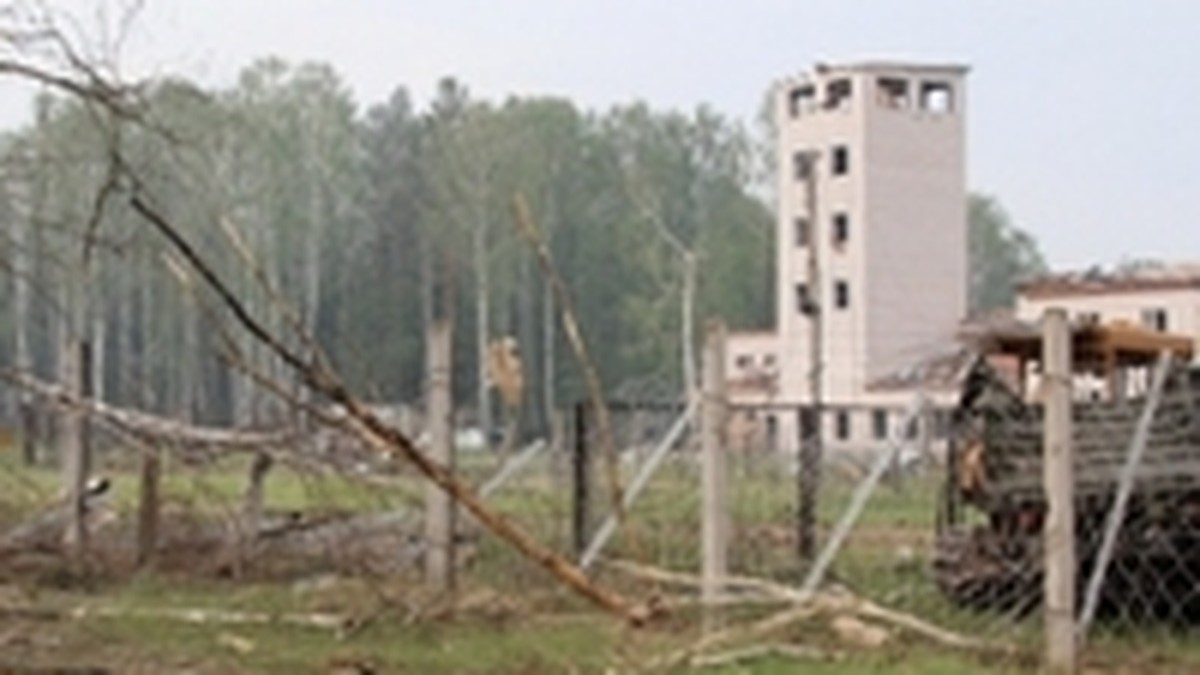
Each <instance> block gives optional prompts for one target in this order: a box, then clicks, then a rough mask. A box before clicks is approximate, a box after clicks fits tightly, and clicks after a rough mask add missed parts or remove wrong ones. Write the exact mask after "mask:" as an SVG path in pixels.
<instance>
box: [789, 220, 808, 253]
mask: <svg viewBox="0 0 1200 675" xmlns="http://www.w3.org/2000/svg"><path fill="white" fill-rule="evenodd" d="M792 227H793V229H794V230H795V235H796V246H800V247H803V246H808V218H797V219H795V220H794V221H792Z"/></svg>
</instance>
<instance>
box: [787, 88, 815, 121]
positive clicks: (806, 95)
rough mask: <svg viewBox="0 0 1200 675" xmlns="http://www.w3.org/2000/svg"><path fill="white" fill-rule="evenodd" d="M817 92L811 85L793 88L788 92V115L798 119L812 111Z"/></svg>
mask: <svg viewBox="0 0 1200 675" xmlns="http://www.w3.org/2000/svg"><path fill="white" fill-rule="evenodd" d="M816 97H817V90H816V89H815V88H814V87H813V86H812V85H811V84H803V85H800V86H798V87H794V88H793V89H792V90H791V91H789V92H788V114H789V115H791V116H792V117H799V116H801V115H803V114H804V113H806V112H808V111H809V110H811V109H812V104H813V101H814V100H815V99H816Z"/></svg>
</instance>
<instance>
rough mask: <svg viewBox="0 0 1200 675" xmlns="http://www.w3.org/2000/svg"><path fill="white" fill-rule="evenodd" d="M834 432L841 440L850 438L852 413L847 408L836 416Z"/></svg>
mask: <svg viewBox="0 0 1200 675" xmlns="http://www.w3.org/2000/svg"><path fill="white" fill-rule="evenodd" d="M834 427H835V428H834V430H833V433H834V435H835V436H837V439H838V440H839V441H845V440H849V439H850V413H849V412H847V411H845V410H839V411H838V413H837V415H836V416H834Z"/></svg>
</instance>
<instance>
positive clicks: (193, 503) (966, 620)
mask: <svg viewBox="0 0 1200 675" xmlns="http://www.w3.org/2000/svg"><path fill="white" fill-rule="evenodd" d="M468 463H469V464H470V467H469V470H470V472H471V474H472V475H474V476H484V475H487V474H488V472H489V469H491V465H492V464H493V460H492V458H489V457H471V458H469V459H468ZM247 473H248V467H247V460H246V459H245V458H233V459H229V460H225V461H221V462H218V463H215V464H211V465H207V466H204V467H200V468H195V467H184V466H182V465H179V464H168V465H167V466H165V467H164V492H165V494H166V496H167V499H168V502H169V503H171V504H174V505H176V506H177V507H179V508H186V509H195V510H198V511H211V512H213V513H228V512H229V511H230V510H231V509H234V508H236V507H237V505H238V504H239V501H240V499H241V494H242V491H243V490H244V487H245V482H246V476H247ZM111 475H112V476H113V477H114V479H115V491H114V492H115V495H114V498H113V502H114V503H115V504H116V505H117V507H118V509H119V510H120V511H122V512H124V513H126V514H131V513H132V512H133V507H134V505H135V502H136V492H137V484H138V483H137V475H136V471H134V470H131V469H128V468H125V469H122V468H121V467H116V468H114V469H113V471H112V472H111ZM57 480H58V479H57V476H56V474H55V473H54V472H53V471H50V470H48V469H35V470H30V469H27V468H24V467H21V466H19V465H18V464H17V463H16V461H15V459H14V457H13V453H11V452H8V453H0V495H3V496H2V497H0V507H3V509H4V511H3V514H0V515H2V516H3V517H4V518H5V519H6V520H8V521H9V522H11V521H12V520H15V519H17V518H19V517H20V516H21V514H23V513H27V512H28V511H30V510H32V509H34V508H38V507H41V506H44V505H45V504H47V503H48V502H49V501H51V500H52V499H53V495H54V493H55V492H56V486H57ZM625 480H626V481H627V480H628V476H626V477H625ZM697 483H698V475H697V471H696V467H695V466H694V465H690V464H689V463H687V462H676V463H668V464H667V465H665V466H664V467H663V469H662V471H660V472H659V474H657V475H656V476H654V478H653V479H652V480H651V481H650V484H649V486H648V487H647V490H646V492H645V494H644V495H643V496H642V498H641V499H640V500H639V501H638V502H637V503H636V504H635V506H634V508H633V509H632V510H631V512H630V514H629V516H628V518H627V520H626V522H625V524H624V525H623V527H622V528H621V530H620V531H619V534H618V535H617V537H616V538H615V539H614V541H613V542H612V544H611V546H610V553H611V554H612V555H615V556H620V557H630V558H633V559H636V560H640V561H643V562H648V563H650V564H655V565H659V566H663V567H668V568H673V569H678V570H684V571H690V570H696V569H698V560H697V551H698V548H699V542H698V537H699V520H698V516H697V514H698V510H699V495H698V491H697V487H696V486H697ZM730 486H731V491H732V494H731V511H732V513H731V517H732V520H733V522H734V523H735V524H736V528H735V529H736V536H737V539H736V541H735V545H734V547H733V550H732V551H731V562H732V565H733V567H734V569H735V571H737V572H739V573H749V574H756V575H761V576H768V577H770V578H774V579H776V580H778V581H781V582H784V583H790V582H793V581H794V580H795V579H797V578H798V577H799V575H800V573H801V572H802V570H801V569H800V566H799V565H798V564H797V562H796V560H795V556H794V553H793V549H794V545H793V540H792V539H791V538H790V537H791V536H792V534H793V526H792V525H791V523H792V521H793V513H794V503H795V484H794V477H792V476H791V475H790V474H788V473H787V472H786V471H781V470H778V467H777V466H771V465H769V464H768V465H756V464H752V463H748V462H734V463H733V464H732V466H731V473H730ZM567 488H568V486H567V485H566V483H565V482H564V481H563V480H562V479H552V478H551V477H550V474H549V472H547V471H541V472H539V471H536V470H535V471H531V472H530V473H529V474H528V475H525V476H522V477H521V478H520V479H519V480H517V481H515V482H514V483H513V484H512V485H509V486H507V487H506V488H505V489H504V490H502V491H500V492H499V493H497V494H496V495H495V496H494V498H493V501H492V503H493V505H494V507H495V508H497V509H498V510H500V511H502V512H504V513H505V514H507V515H509V516H510V517H511V518H513V519H515V520H516V521H518V522H519V523H521V524H522V525H524V526H525V527H526V528H527V529H529V530H531V531H533V532H535V533H536V534H537V535H538V536H539V537H540V538H541V539H542V540H543V541H546V542H549V543H551V544H552V545H554V546H556V547H559V548H560V549H564V548H565V546H566V541H567V536H568V534H569V532H568V530H567V522H569V514H570V504H569V500H568V495H567V493H568V489H567ZM853 488H854V482H853V481H852V480H849V479H847V478H844V477H839V476H837V475H835V474H830V475H828V476H827V481H826V483H825V485H824V487H823V492H822V496H821V500H820V509H819V514H818V519H819V521H820V525H821V527H822V529H823V530H824V531H826V532H827V530H828V528H829V527H831V526H832V524H833V523H834V522H836V520H837V518H838V517H839V516H840V515H841V511H842V509H843V508H844V507H845V505H846V504H848V503H849V499H850V495H851V493H852V491H853ZM940 488H941V479H940V477H938V476H936V475H930V476H918V477H912V478H910V479H908V480H906V481H905V482H904V483H900V484H884V485H882V486H881V487H880V489H879V490H878V491H877V493H876V494H875V495H874V496H873V498H872V500H871V502H870V504H869V506H868V508H867V510H866V511H865V512H864V513H863V514H862V518H861V519H860V522H859V526H858V527H857V528H856V529H855V530H854V532H853V534H852V536H851V537H850V539H849V540H848V542H847V544H846V548H845V549H844V551H843V553H842V555H841V556H840V557H839V558H838V561H837V564H836V565H835V567H834V569H833V575H834V577H835V578H836V579H837V580H838V581H840V582H842V583H843V584H845V585H847V586H849V587H851V588H852V589H854V590H855V591H856V592H858V593H860V594H861V595H863V596H866V597H869V598H871V599H874V600H876V601H878V602H883V603H885V604H887V605H889V606H891V607H895V608H898V609H901V610H904V611H909V612H912V613H914V614H916V615H918V616H921V617H923V618H926V619H928V620H932V621H934V622H935V623H938V624H940V625H943V626H947V627H950V628H953V629H955V630H958V631H960V632H964V633H969V634H975V635H979V636H982V637H989V638H999V639H1004V640H1008V641H1012V642H1016V643H1017V644H1020V645H1025V646H1033V645H1036V643H1037V640H1038V639H1039V630H1040V629H1039V628H1038V626H1037V624H1036V622H1032V621H1026V622H1019V623H1017V622H1011V621H1008V620H1006V619H1005V618H1003V617H999V616H995V615H986V614H980V613H978V612H970V611H965V610H962V609H958V608H955V607H953V606H951V605H950V604H949V603H948V602H947V601H946V600H945V599H944V598H943V597H942V596H941V595H940V593H938V592H937V590H936V588H935V587H934V585H933V584H932V582H931V580H930V576H929V553H930V546H929V544H930V541H931V533H932V521H933V514H934V511H935V500H936V495H937V493H938V490H940ZM422 490H423V486H422V485H420V484H419V483H418V482H416V481H413V480H409V481H405V480H403V479H400V480H398V484H397V486H396V488H395V489H393V490H386V491H381V490H375V489H367V488H364V487H363V486H362V485H361V484H358V483H355V482H352V481H349V480H346V479H345V478H342V477H337V476H313V475H308V474H301V473H297V472H295V471H292V470H288V469H286V468H280V469H277V470H275V471H273V472H272V474H271V475H270V478H269V480H268V482H267V494H266V499H267V506H268V508H269V509H271V510H290V509H301V508H305V509H317V510H322V511H337V512H361V511H380V510H385V509H394V508H398V507H401V506H403V505H405V504H409V503H411V502H413V501H414V500H418V499H419V498H420V495H421V494H423V492H422ZM593 499H594V502H593V504H594V505H595V507H596V510H597V511H598V512H599V513H598V517H597V521H598V520H599V515H603V506H604V503H605V501H606V493H605V492H604V491H603V490H599V489H598V490H597V491H596V492H595V493H594V496H593ZM606 581H609V580H607V579H606ZM306 583H307V582H304V583H295V582H277V583H233V582H228V581H213V580H200V579H193V578H188V579H185V578H180V577H177V576H174V577H166V576H156V575H153V574H149V575H141V576H138V577H136V578H134V579H133V580H131V581H128V582H127V583H122V584H117V585H110V586H105V587H102V588H99V589H98V590H92V591H88V592H83V591H61V590H52V589H45V588H41V589H37V590H36V597H37V603H38V604H39V606H47V607H57V608H60V609H69V608H72V607H79V606H92V605H97V606H100V605H102V606H105V607H110V608H118V609H124V610H128V611H131V612H134V610H145V609H154V608H166V609H176V610H177V609H182V608H209V609H214V608H221V609H226V610H238V611H253V612H267V613H300V612H311V611H330V612H336V613H339V614H345V615H351V616H359V617H375V619H376V620H374V621H371V622H369V623H368V624H367V625H366V626H365V627H364V628H363V629H362V630H360V631H357V632H355V633H353V634H352V635H347V636H339V635H337V634H335V633H334V632H332V631H328V630H317V629H309V628H298V627H295V626H287V625H234V626H228V625H226V626H215V625H195V624H188V623H184V622H180V621H171V620H161V619H149V618H145V617H144V616H137V615H131V616H126V617H107V618H101V617H96V616H93V617H90V618H87V619H84V620H77V621H60V622H55V623H53V624H47V625H37V626H32V627H25V626H22V625H20V624H19V622H18V623H14V622H11V621H9V622H8V623H5V621H7V620H6V619H0V635H4V634H6V631H11V630H29V631H31V634H38V635H42V636H44V637H47V639H50V638H52V639H53V640H54V644H55V645H57V646H56V647H54V648H48V649H41V650H38V649H33V650H32V651H26V652H21V651H20V650H16V651H14V650H13V649H10V648H9V646H8V644H7V643H4V642H3V641H2V640H0V670H2V669H3V667H2V666H3V665H4V664H5V663H11V662H13V661H14V659H15V660H16V662H22V661H29V662H30V663H35V662H36V663H74V664H86V663H88V659H92V662H99V663H104V664H109V665H111V666H113V667H115V668H116V669H117V670H119V671H121V672H173V671H182V670H190V671H192V672H196V673H210V672H211V673H226V672H235V673H241V672H252V673H257V672H261V673H327V672H330V671H331V669H332V668H333V667H334V666H335V665H336V664H339V663H349V662H354V661H362V662H370V663H372V664H374V665H375V667H376V668H377V669H378V671H379V672H421V673H424V672H431V673H432V672H450V673H543V672H547V673H555V672H581V673H591V672H618V673H619V672H625V671H627V670H629V668H630V667H631V665H632V664H636V663H641V662H644V661H646V660H648V659H649V658H650V657H652V656H654V655H661V654H666V653H669V652H671V651H673V650H675V649H677V648H679V647H681V646H683V645H686V644H688V643H689V642H690V641H691V640H693V639H695V638H696V632H695V631H696V626H697V623H696V622H695V621H694V618H695V617H687V616H684V617H676V618H674V619H672V623H670V624H669V625H666V626H656V627H653V628H650V629H646V630H642V631H630V630H628V629H626V628H624V627H623V626H621V625H620V624H618V623H617V622H615V621H613V620H612V619H610V618H609V617H606V616H603V615H601V614H599V613H598V612H596V611H595V610H593V609H592V608H591V607H589V606H587V605H585V604H584V603H583V602H582V601H580V600H579V599H578V598H576V597H575V596H571V595H568V594H566V593H564V592H563V591H562V590H561V589H556V588H555V586H554V584H553V582H552V581H551V580H550V579H549V578H548V577H547V576H546V575H545V574H544V573H542V572H540V571H538V570H536V569H534V568H533V567H532V566H531V565H530V564H529V563H528V562H527V561H523V560H520V559H518V557H517V556H516V555H515V554H514V553H513V552H512V551H511V550H509V549H508V548H507V547H505V546H503V545H502V544H500V543H499V542H497V541H495V540H493V539H491V538H486V537H485V538H483V539H481V540H479V542H478V545H477V546H476V549H475V554H474V557H473V560H472V563H471V567H470V568H469V570H468V571H467V572H466V573H465V574H464V577H463V583H464V584H465V585H466V588H465V590H464V593H465V594H468V595H469V594H472V593H478V592H486V593H491V594H492V595H493V596H495V595H497V594H499V595H500V596H502V597H503V598H504V599H505V602H508V603H511V604H512V605H513V606H504V607H501V610H500V611H490V610H488V611H465V612H462V613H460V614H458V615H456V616H455V617H452V618H439V619H426V620H421V621H416V622H412V621H408V620H407V619H406V617H407V616H408V613H409V611H410V610H412V609H414V607H415V608H417V609H420V608H421V607H423V606H425V605H424V603H427V602H428V601H429V600H430V599H429V598H426V597H424V595H423V593H424V591H422V590H421V589H419V588H417V587H412V588H383V589H381V588H377V587H372V586H370V585H368V583H367V582H366V581H365V580H362V579H359V580H345V579H342V580H338V581H337V583H336V585H335V586H333V587H332V588H326V589H323V590H322V589H316V590H314V589H313V588H310V587H308V586H306ZM376 583H377V584H395V583H400V581H399V580H386V581H382V582H376ZM3 588H4V587H3V586H0V591H2V590H3ZM623 588H624V587H623ZM632 588H637V586H636V585H635V586H633V587H632ZM641 590H642V591H643V592H646V591H648V590H654V589H645V588H642V589H641ZM381 594H382V595H381ZM384 596H387V597H392V598H393V599H396V602H398V603H400V604H398V605H395V606H387V605H381V604H380V597H384ZM405 603H408V606H405ZM501 604H502V605H503V604H504V603H501ZM389 607H390V609H388V608H389ZM381 609H388V611H386V612H384V613H383V614H381V615H379V616H375V615H376V614H377V613H378V612H379V611H380V610H381ZM134 613H135V614H136V612H134ZM823 621H827V618H826V619H823ZM789 637H790V638H792V639H794V640H796V641H798V642H800V643H803V644H812V645H813V646H817V647H822V648H828V649H830V650H835V651H837V650H840V651H847V652H848V653H847V654H845V656H844V658H843V659H841V660H838V661H831V662H823V661H816V662H803V663H798V662H797V661H796V660H793V659H778V658H774V659H773V658H762V659H757V660H754V661H750V662H745V663H741V664H738V665H733V666H729V667H725V668H714V669H710V670H708V671H707V672H714V673H730V674H732V673H785V672H787V673H791V672H796V671H797V670H798V669H802V670H803V672H806V673H817V674H821V673H828V674H830V675H842V674H847V673H935V674H936V673H968V674H973V673H1007V672H1027V671H1022V670H1021V663H1019V662H1017V661H1016V660H1002V661H999V662H987V661H980V660H978V659H976V658H972V657H968V656H964V655H961V654H957V653H951V652H947V651H945V650H940V649H937V648H935V647H933V646H931V645H929V644H927V643H923V642H921V641H915V640H910V639H907V636H904V635H897V636H896V638H897V639H895V640H894V641H893V643H892V644H891V646H889V647H887V648H884V649H882V650H875V651H857V652H856V651H854V650H847V648H846V647H845V645H843V644H841V643H839V642H838V641H837V640H836V639H835V638H833V637H832V636H831V635H830V634H829V630H828V626H827V625H823V624H814V625H806V626H802V627H799V628H797V629H796V631H794V633H793V634H792V635H790V636H789ZM1142 642H1145V643H1146V644H1145V645H1143V644H1141V643H1142ZM32 644H35V645H36V644H37V641H36V640H33V642H32ZM1130 655H1133V656H1132V657H1131V656H1130ZM1089 657H1091V658H1093V660H1099V661H1101V665H1106V664H1110V663H1128V662H1129V660H1130V658H1133V659H1139V660H1140V662H1141V663H1144V664H1146V667H1145V668H1144V669H1143V670H1144V672H1156V671H1157V672H1193V671H1194V672H1200V648H1197V646H1196V645H1194V644H1191V643H1189V641H1188V640H1187V639H1180V636H1179V635H1162V636H1150V635H1147V634H1146V633H1145V632H1142V631H1139V632H1137V633H1136V634H1130V635H1117V634H1111V633H1106V634H1103V635H1102V636H1101V637H1100V638H1098V639H1097V640H1096V641H1095V642H1094V643H1093V644H1092V646H1091V648H1090V651H1089ZM1181 664H1182V665H1181ZM1180 668H1181V669H1180ZM1172 669H1175V670H1174V671H1173V670H1172ZM1104 672H1122V671H1119V670H1117V671H1113V670H1108V671H1104Z"/></svg>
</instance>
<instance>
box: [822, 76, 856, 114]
mask: <svg viewBox="0 0 1200 675" xmlns="http://www.w3.org/2000/svg"><path fill="white" fill-rule="evenodd" d="M852 92H853V87H852V86H851V84H850V80H849V79H840V80H832V81H831V82H829V84H826V85H825V108H826V109H828V110H845V109H847V108H849V107H850V94H851V93H852Z"/></svg>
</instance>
